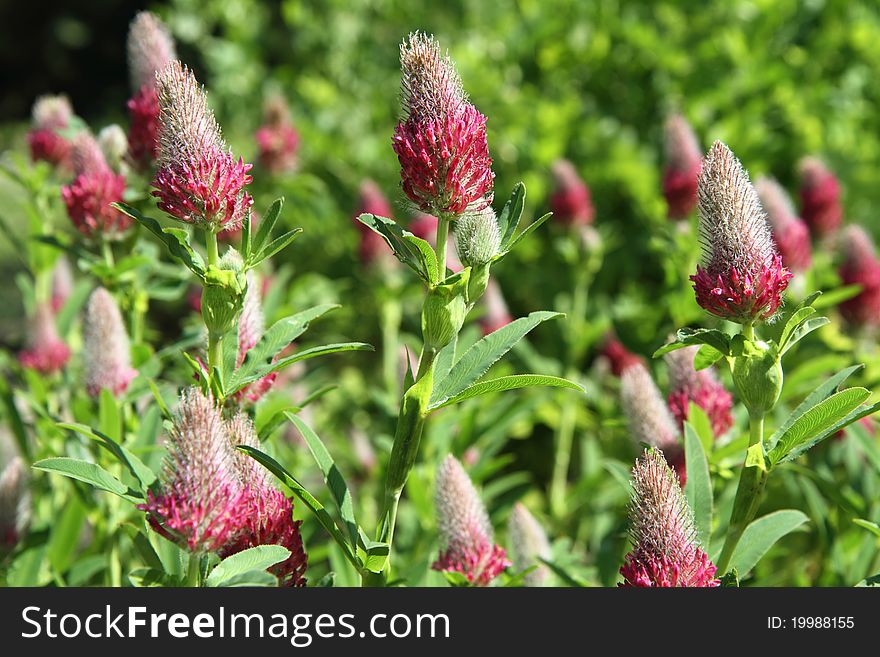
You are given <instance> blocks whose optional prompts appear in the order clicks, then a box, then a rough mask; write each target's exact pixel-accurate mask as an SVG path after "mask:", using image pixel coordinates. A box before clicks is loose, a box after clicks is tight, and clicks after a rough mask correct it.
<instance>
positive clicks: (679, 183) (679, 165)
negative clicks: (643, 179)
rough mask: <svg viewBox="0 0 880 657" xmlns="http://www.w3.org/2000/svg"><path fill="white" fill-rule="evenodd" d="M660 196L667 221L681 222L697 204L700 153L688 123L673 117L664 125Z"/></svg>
mask: <svg viewBox="0 0 880 657" xmlns="http://www.w3.org/2000/svg"><path fill="white" fill-rule="evenodd" d="M664 138H665V142H664V150H665V158H666V160H665V163H664V167H663V196H665V197H666V204H667V206H668V207H669V210H668V214H669V218H670V219H684V218H685V217H687V216H688V215H689V214H690V213H691V212H693V210H694V207H696V205H697V177H698V176H699V175H700V162H701V160H702V151H701V149H700V143H699V142H698V141H697V136H696V135H695V134H694V131H693V128H691V125H690V123H688V121H687V119H685V118H684V117H683V116H682V115H681V114H672V115H671V116H670V117H669V118H668V119H667V120H666V125H665V126H664Z"/></svg>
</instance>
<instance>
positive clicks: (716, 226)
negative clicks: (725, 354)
mask: <svg viewBox="0 0 880 657" xmlns="http://www.w3.org/2000/svg"><path fill="white" fill-rule="evenodd" d="M697 195H698V203H699V210H700V239H701V241H702V243H703V264H702V266H701V265H697V273H696V274H695V275H694V276H691V280H692V281H693V282H694V291H695V293H696V299H697V303H698V304H700V306H702V307H703V308H704V309H705V310H707V311H709V312H710V313H712V314H713V315H716V316H718V317H721V318H722V319H728V320H730V321H734V322H740V323H743V324H745V323H750V322H754V321H757V320H768V319H770V318H771V317H772V316H773V315H774V314H775V313H776V311H777V310H778V309H779V307H780V305H781V304H782V293H783V292H784V291H785V289H786V287H788V282H789V280H790V279H791V277H792V273H791V272H790V271H789V270H788V269H787V268H786V267H784V266H783V264H782V258H781V257H780V256H779V254H778V253H777V251H776V247H775V245H774V244H773V238H772V235H771V234H770V228H769V227H768V225H767V220H766V218H765V215H764V212H763V210H762V209H761V203H760V201H759V200H758V194H757V193H756V192H755V189H754V187H752V184H751V183H750V182H749V177H748V175H747V174H746V172H745V171H744V170H743V168H742V165H741V164H740V162H739V160H737V159H736V157H735V156H734V154H733V153H732V152H731V151H730V149H729V148H728V147H727V146H725V145H724V144H722V143H721V142H720V141H716V142H715V143H714V144H713V145H712V148H711V149H710V150H709V153H708V154H707V155H706V157H705V159H704V160H703V166H702V170H701V171H700V176H699V180H698V185H697Z"/></svg>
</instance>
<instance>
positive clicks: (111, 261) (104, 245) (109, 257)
mask: <svg viewBox="0 0 880 657" xmlns="http://www.w3.org/2000/svg"><path fill="white" fill-rule="evenodd" d="M101 255H103V256H104V264H106V265H107V267H108V268H109V269H113V267H115V266H116V260H115V258H114V257H113V247H112V246H110V242H109V241H108V240H106V239H101Z"/></svg>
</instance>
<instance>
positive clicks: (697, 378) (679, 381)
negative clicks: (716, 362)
mask: <svg viewBox="0 0 880 657" xmlns="http://www.w3.org/2000/svg"><path fill="white" fill-rule="evenodd" d="M699 350H700V348H699V347H698V346H693V347H685V348H684V349H677V350H676V351H671V352H669V353H668V354H666V356H665V360H666V364H667V365H668V366H669V388H670V390H669V397H668V398H667V401H668V403H669V409H670V410H671V411H672V414H673V415H674V416H675V419H676V420H677V421H678V427H679V430H681V429H682V427H683V425H684V422H685V421H686V420H687V419H688V412H689V411H690V404H691V402H693V403H694V404H696V405H697V406H699V407H700V408H702V409H703V410H704V411H705V412H706V416H707V417H708V418H709V421H710V422H711V423H712V433H714V434H715V436H716V437H718V436H721V435H723V434H724V433H726V432H727V430H728V429H730V427H731V426H733V414H732V413H731V409H732V408H733V396H732V395H731V394H730V393H729V392H728V391H727V389H726V388H725V387H724V386H723V385H722V383H721V382H720V381H719V380H718V377H717V376H716V375H715V371H714V368H711V367H709V368H706V369H702V370H700V371H697V370H695V369H694V356H696V355H697V352H698V351H699Z"/></svg>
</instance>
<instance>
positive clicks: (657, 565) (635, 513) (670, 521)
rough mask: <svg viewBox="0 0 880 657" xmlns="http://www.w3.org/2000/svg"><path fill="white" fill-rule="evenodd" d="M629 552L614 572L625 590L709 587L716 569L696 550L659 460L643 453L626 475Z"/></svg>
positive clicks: (689, 518) (671, 475) (689, 521)
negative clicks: (629, 487) (628, 480)
mask: <svg viewBox="0 0 880 657" xmlns="http://www.w3.org/2000/svg"><path fill="white" fill-rule="evenodd" d="M632 486H633V494H632V503H631V504H630V509H629V517H630V537H631V539H632V543H633V548H632V551H631V552H630V553H629V554H628V555H627V556H626V559H625V562H624V565H623V566H622V567H621V569H620V574H621V575H623V582H622V583H621V584H620V586H630V587H715V586H719V584H720V582H719V580H718V579H716V578H715V572H716V568H715V565H714V564H713V563H712V562H711V560H710V559H709V557H708V555H707V554H706V553H705V552H704V551H703V550H702V549H701V548H700V546H699V542H698V540H697V535H696V530H695V528H694V519H693V513H692V512H691V509H690V506H688V503H687V499H686V498H685V496H684V492H683V491H682V489H681V486H680V485H679V482H678V477H676V475H675V472H674V471H673V470H672V469H671V468H670V467H669V466H668V465H667V463H666V459H664V458H663V454H661V453H660V452H658V451H656V450H646V451H645V453H644V454H643V456H642V457H641V458H640V459H639V460H637V461H636V464H635V467H634V468H633V472H632Z"/></svg>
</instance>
